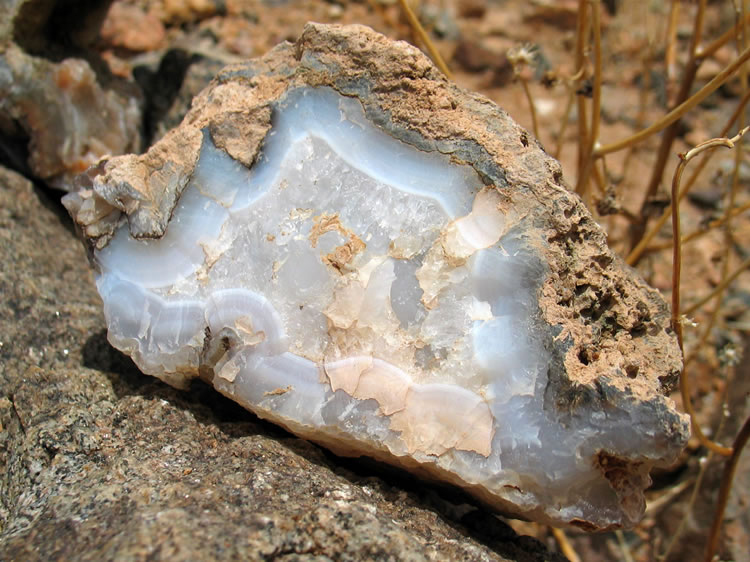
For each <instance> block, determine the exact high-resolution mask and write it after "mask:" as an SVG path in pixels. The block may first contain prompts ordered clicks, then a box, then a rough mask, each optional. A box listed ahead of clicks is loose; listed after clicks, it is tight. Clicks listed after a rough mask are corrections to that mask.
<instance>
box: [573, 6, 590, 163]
mask: <svg viewBox="0 0 750 562" xmlns="http://www.w3.org/2000/svg"><path fill="white" fill-rule="evenodd" d="M587 5H588V2H587V0H578V18H577V19H576V51H575V68H576V76H578V80H577V81H576V83H575V85H574V91H575V92H576V110H577V112H576V113H577V116H578V169H577V172H578V177H581V172H582V171H583V164H584V160H585V158H586V146H587V143H588V141H587V138H588V123H587V122H586V98H585V97H584V96H583V95H581V94H578V90H580V88H581V87H582V86H583V84H584V82H585V81H586V79H587V77H588V75H587V72H586V67H585V65H586V43H587V41H586V38H587V36H588V18H587V16H588V9H587Z"/></svg>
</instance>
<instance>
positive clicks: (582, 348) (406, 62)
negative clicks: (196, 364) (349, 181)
mask: <svg viewBox="0 0 750 562" xmlns="http://www.w3.org/2000/svg"><path fill="white" fill-rule="evenodd" d="M301 86H313V87H315V86H326V87H329V88H333V89H334V90H336V91H337V92H339V93H340V94H342V95H345V96H349V97H354V98H357V99H358V100H359V101H360V102H361V104H362V106H363V107H364V110H365V114H366V116H367V117H368V118H369V119H370V120H371V121H372V122H373V123H375V124H376V125H377V126H379V127H380V128H382V129H383V130H384V131H386V132H387V133H388V134H389V135H391V136H392V137H394V138H396V139H399V140H401V141H403V142H405V143H408V144H410V145H412V146H414V147H416V148H418V149H420V150H423V151H438V152H441V153H443V154H449V155H451V157H452V158H453V159H454V160H455V161H457V162H459V163H465V164H469V165H471V166H473V167H474V169H475V170H476V171H477V172H478V173H479V175H480V177H481V178H482V180H483V181H484V182H485V184H486V185H490V186H494V187H495V189H496V190H497V192H498V193H499V194H500V196H501V203H500V208H501V211H502V212H503V213H504V214H505V216H506V220H507V221H508V224H509V225H511V226H513V225H515V226H519V228H520V229H521V230H522V231H523V233H524V234H523V237H524V240H525V242H526V243H527V244H528V245H529V246H530V247H533V248H534V250H535V251H536V252H537V253H538V255H539V256H540V257H541V258H542V262H543V264H544V266H543V267H544V272H543V273H542V276H543V281H542V282H541V287H540V289H539V292H538V299H539V318H538V319H537V321H538V323H539V325H540V326H546V327H547V329H546V332H547V334H548V335H547V342H546V347H547V348H548V351H549V352H550V353H551V355H552V357H553V359H554V360H553V361H552V362H551V364H550V369H549V373H548V378H549V381H548V385H547V391H546V394H545V404H546V406H545V407H546V410H547V412H554V415H555V416H557V418H558V420H559V422H560V423H561V424H564V425H566V426H569V427H576V426H578V425H585V424H595V422H594V421H593V420H591V419H588V418H585V417H582V416H581V414H580V412H582V411H584V410H583V407H584V406H585V410H586V411H589V412H590V411H592V410H594V411H600V412H603V411H606V412H608V414H607V415H610V413H611V415H612V416H622V417H623V418H624V419H628V420H630V423H632V424H639V423H650V424H654V425H655V427H653V432H654V440H655V443H656V445H655V447H654V448H652V449H651V450H650V451H649V452H644V453H643V455H642V456H638V455H635V456H634V455H632V454H630V455H628V456H626V457H622V458H621V457H620V456H618V452H617V451H608V450H602V451H600V452H599V455H598V458H599V459H600V461H601V462H600V464H599V465H597V467H598V468H600V469H601V471H602V473H603V474H604V475H605V477H606V478H607V479H608V480H609V482H610V484H611V486H612V488H613V490H614V491H615V492H616V493H617V495H618V499H619V500H620V503H621V508H622V512H623V520H622V522H621V524H620V525H623V526H628V525H631V524H633V523H635V522H636V521H637V520H638V519H639V517H640V516H641V514H642V512H643V496H642V491H643V489H644V488H645V487H646V486H647V484H648V476H647V471H648V468H649V467H650V466H652V465H653V464H658V463H668V462H670V461H671V460H672V459H674V458H675V456H676V455H677V454H678V453H679V451H680V450H681V449H682V447H683V446H684V444H685V443H686V441H687V437H688V434H689V427H688V423H687V420H686V418H685V417H684V416H681V415H680V414H678V413H677V412H676V411H675V409H674V406H673V404H672V402H671V401H670V400H669V399H668V398H667V397H666V396H665V393H666V392H668V391H669V390H670V387H671V385H672V384H673V382H674V381H675V379H676V377H677V375H678V373H679V371H680V369H681V356H680V353H679V350H678V348H677V345H676V339H675V336H674V334H673V333H672V332H671V330H670V328H669V314H668V309H667V307H666V304H665V303H664V301H663V300H662V298H661V297H660V295H659V294H658V292H657V291H655V290H654V289H652V288H650V287H648V286H647V285H646V284H645V283H644V282H643V281H642V280H640V279H639V278H638V276H637V274H635V273H634V272H633V271H632V270H630V269H629V268H627V267H626V266H625V265H624V264H623V263H622V261H621V260H620V259H619V258H617V257H616V256H614V255H613V253H612V252H611V251H610V250H609V249H608V248H607V246H606V241H605V236H604V233H603V232H602V230H601V228H600V227H599V226H598V225H597V224H596V223H595V221H594V220H593V219H592V217H591V216H590V214H589V213H588V211H587V210H586V209H585V207H584V206H583V204H582V203H581V202H580V200H579V199H578V198H577V197H576V196H575V195H572V194H570V193H569V192H568V191H567V190H566V189H565V187H564V185H563V182H562V173H561V169H560V165H559V163H558V162H556V161H555V160H554V159H553V158H551V157H550V156H548V155H547V154H546V153H545V152H544V151H543V150H542V149H541V147H540V145H539V144H538V143H537V141H536V140H534V139H533V138H532V137H531V135H529V134H528V133H527V132H526V131H525V130H523V129H522V128H521V127H519V126H518V125H517V124H516V123H514V122H513V121H512V120H511V118H510V117H509V116H508V115H507V114H506V113H505V112H504V111H502V110H501V109H499V108H498V107H497V106H496V105H494V104H493V103H492V102H490V101H489V100H487V99H485V98H483V97H481V96H479V95H477V94H472V93H469V92H466V91H464V90H462V89H461V88H459V87H457V86H456V85H454V84H451V83H450V82H448V81H447V80H446V79H445V78H444V77H443V76H442V75H441V74H440V73H439V72H438V70H437V69H436V68H435V67H434V66H433V65H432V64H431V63H430V61H429V60H428V59H427V58H426V57H425V56H424V55H423V54H422V53H421V52H420V51H419V50H418V49H416V48H414V47H412V46H410V45H408V44H406V43H401V42H398V43H394V42H391V41H390V40H388V39H387V38H385V37H383V36H381V35H379V34H377V33H375V32H373V31H372V30H370V29H368V28H365V27H362V26H328V25H319V24H308V25H307V26H306V27H305V30H304V32H303V34H302V36H301V37H300V39H299V40H298V41H297V42H296V43H294V44H291V43H285V44H282V45H279V46H278V47H277V48H275V49H274V50H272V51H271V52H270V53H268V54H267V55H266V56H265V57H263V58H262V59H258V60H254V61H249V62H247V63H242V64H237V65H233V66H229V67H227V68H225V69H224V70H223V71H221V72H220V73H219V74H218V75H217V76H216V78H215V79H214V80H213V82H212V83H211V85H210V86H209V87H208V88H207V89H206V90H204V91H203V92H202V93H201V94H200V95H199V96H197V97H196V98H195V100H194V103H193V107H192V109H191V111H190V112H189V113H188V115H187V116H186V117H185V119H184V120H183V122H182V124H181V125H180V126H179V127H178V128H177V129H175V130H173V131H172V132H170V133H169V134H168V135H167V136H166V137H165V138H163V139H162V140H161V141H159V142H158V143H157V144H156V145H154V146H153V147H152V148H151V149H150V150H149V151H148V152H147V153H146V154H144V155H141V156H120V157H114V158H110V159H109V160H107V161H106V162H104V163H102V164H100V166H99V169H98V175H95V174H90V175H91V176H93V177H91V180H90V181H91V185H90V188H88V189H85V190H82V191H79V192H78V193H77V194H76V195H75V196H73V197H70V198H68V199H67V203H66V204H67V206H68V208H69V210H70V211H71V214H72V215H73V217H74V219H75V221H76V222H77V223H78V224H79V226H80V227H81V228H82V230H83V233H84V235H85V237H86V239H87V241H88V243H89V244H90V245H91V246H93V247H96V248H102V247H104V246H106V244H107V243H108V241H109V240H110V238H111V236H112V235H113V233H114V230H115V228H116V226H117V225H118V224H119V223H120V222H121V221H125V220H127V221H128V224H129V228H130V233H131V235H132V236H133V237H135V238H158V237H160V236H162V235H163V234H164V232H165V231H166V229H167V228H168V224H169V219H170V216H171V212H172V210H173V209H174V206H175V205H176V203H177V201H178V199H179V196H180V193H181V191H182V189H183V188H184V187H185V185H186V184H187V182H188V180H189V178H190V176H191V174H192V173H193V170H194V167H195V164H196V161H197V158H198V153H199V150H200V147H201V139H202V138H203V135H204V134H206V133H207V134H209V135H210V137H211V139H212V140H213V142H214V144H215V145H216V146H217V147H219V148H221V149H223V150H224V151H225V152H226V153H227V154H229V155H230V156H231V157H232V158H234V159H235V160H237V161H239V162H241V163H242V164H244V165H245V166H250V165H252V164H253V162H254V160H255V158H256V157H257V155H258V153H259V150H260V147H261V143H262V141H263V139H264V137H265V135H266V133H267V132H268V131H269V129H270V127H271V114H272V109H273V106H274V104H275V103H276V102H277V101H279V100H281V99H282V98H283V97H284V95H285V93H286V92H287V91H289V90H291V89H293V88H297V87H301ZM94 210H95V211H96V212H93V211H94ZM613 466H616V467H617V469H616V470H614V469H612V467H613ZM472 492H473V493H475V495H477V496H479V497H480V498H482V499H483V500H484V501H486V502H488V503H491V504H492V503H494V505H496V506H497V507H499V508H501V509H505V510H511V511H512V510H513V509H512V505H509V504H508V503H507V502H504V501H500V502H493V498H492V497H490V496H486V495H485V494H484V493H483V492H482V490H481V489H479V490H477V489H472ZM526 515H527V516H532V517H537V518H538V519H540V520H546V519H545V516H544V514H542V513H541V512H533V513H526ZM557 522H558V523H559V522H560V521H557ZM568 523H570V524H574V525H578V526H580V527H582V528H587V529H591V528H592V527H593V528H600V526H597V525H593V524H591V523H590V522H586V521H568ZM614 526H619V525H614Z"/></svg>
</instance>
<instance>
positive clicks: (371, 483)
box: [0, 169, 560, 560]
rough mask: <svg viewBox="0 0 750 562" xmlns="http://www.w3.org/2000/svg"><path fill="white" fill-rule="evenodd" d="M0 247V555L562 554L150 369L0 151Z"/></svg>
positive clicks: (55, 212)
mask: <svg viewBox="0 0 750 562" xmlns="http://www.w3.org/2000/svg"><path fill="white" fill-rule="evenodd" d="M0 251H1V252H2V255H3V257H4V264H5V265H4V267H3V268H1V269H0V300H1V306H0V342H2V344H1V346H0V358H1V359H0V362H1V363H2V366H3V367H2V369H1V370H0V423H1V424H2V427H1V428H0V559H2V560H21V559H23V560H61V559H65V560H113V559H119V560H123V559H125V560H143V559H153V560H166V559H169V560H196V559H201V560H206V559H245V560H247V559H269V558H280V559H282V558H283V559H296V560H329V559H337V560H362V559H378V560H439V559H445V560H559V559H560V558H558V557H556V556H554V555H551V554H549V553H548V552H546V551H545V550H544V548H543V547H542V546H541V544H540V543H538V542H536V541H534V540H532V539H529V538H528V537H526V538H524V537H520V538H519V537H517V536H516V535H514V534H513V532H512V531H511V530H510V528H509V527H507V526H506V525H505V524H504V523H502V522H501V521H500V520H498V519H497V518H495V517H494V516H492V515H490V514H488V513H486V512H484V511H481V510H476V509H474V508H469V507H465V506H464V507H461V508H460V509H457V508H453V507H451V505H450V504H448V503H446V502H444V501H443V500H440V499H439V497H438V496H437V495H436V494H435V493H434V492H430V491H428V490H425V489H424V488H423V487H422V486H421V485H417V484H416V483H415V482H414V481H411V480H403V479H401V477H399V476H398V475H390V476H388V480H387V481H384V480H382V479H380V478H376V477H373V476H372V474H374V473H375V472H374V471H373V469H372V467H367V466H363V465H360V464H354V465H352V464H347V465H345V466H342V465H341V461H339V460H337V459H336V458H334V457H331V456H328V455H327V454H324V453H323V452H322V451H321V450H320V449H318V448H317V447H315V446H313V445H310V444H308V443H306V442H304V441H301V440H299V439H296V438H294V437H291V436H290V435H289V434H287V433H284V432H283V431H281V430H279V429H277V428H275V427H274V426H271V425H268V424H265V423H263V422H259V421H258V420H257V419H256V418H254V417H253V416H252V415H250V414H248V413H247V412H245V411H244V410H242V409H240V408H239V407H236V406H234V405H233V404H232V403H231V402H229V401H227V400H224V399H222V398H220V397H219V396H217V395H216V394H215V393H214V392H213V391H209V390H208V388H207V387H205V386H204V385H202V384H199V385H197V386H195V387H194V388H193V390H192V391H191V392H190V393H183V392H177V391H174V390H172V389H171V388H169V387H167V386H166V385H164V384H162V383H160V382H158V381H156V379H152V378H150V377H146V376H144V375H141V374H140V373H139V372H138V371H137V369H136V368H135V367H134V366H133V365H132V363H130V362H129V361H128V360H127V359H126V358H124V356H122V355H120V354H119V353H117V352H115V351H114V350H112V348H111V347H110V346H109V345H108V344H107V343H106V339H105V335H104V320H103V318H102V317H101V313H100V312H99V310H100V304H99V300H98V297H97V295H96V290H95V288H94V286H93V283H92V279H91V276H90V274H89V273H88V272H86V271H85V269H81V268H80V264H81V263H82V262H83V260H84V259H85V256H84V251H83V249H82V248H81V246H80V244H79V243H78V242H77V241H76V240H75V237H74V235H73V233H72V230H71V229H70V228H69V225H68V223H67V222H66V221H65V219H63V218H61V215H60V209H59V208H58V207H57V206H56V205H55V204H54V203H52V202H50V201H48V200H47V199H46V198H45V196H44V195H40V194H39V193H37V192H36V191H35V189H34V188H33V187H32V186H31V184H30V183H29V182H27V181H26V180H24V179H23V178H21V177H20V176H18V175H16V174H15V173H12V172H8V171H6V170H2V169H0ZM378 470H379V469H378ZM388 482H390V483H388Z"/></svg>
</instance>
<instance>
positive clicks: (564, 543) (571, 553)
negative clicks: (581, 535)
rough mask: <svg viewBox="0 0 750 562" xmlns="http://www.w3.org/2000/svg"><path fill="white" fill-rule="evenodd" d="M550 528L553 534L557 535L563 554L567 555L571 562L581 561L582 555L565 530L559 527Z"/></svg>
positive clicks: (556, 538)
mask: <svg viewBox="0 0 750 562" xmlns="http://www.w3.org/2000/svg"><path fill="white" fill-rule="evenodd" d="M549 529H550V531H552V536H553V537H555V540H556V541H557V545H558V546H559V547H560V552H561V553H562V555H563V556H565V558H567V559H568V560H569V561H570V562H581V558H580V556H578V554H577V553H576V551H575V549H574V548H573V545H572V544H570V541H569V540H568V536H567V535H566V534H565V531H563V530H562V529H558V528H557V527H550V528H549Z"/></svg>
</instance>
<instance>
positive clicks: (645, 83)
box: [621, 44, 653, 179]
mask: <svg viewBox="0 0 750 562" xmlns="http://www.w3.org/2000/svg"><path fill="white" fill-rule="evenodd" d="M652 57H653V46H652V45H650V44H649V46H648V53H647V54H646V55H644V57H643V58H642V59H641V75H642V76H643V80H642V81H641V84H640V87H639V90H638V113H637V115H636V117H635V126H636V128H638V129H642V128H643V122H644V121H645V120H646V103H647V102H648V93H649V91H650V90H651V67H650V65H649V62H650V61H651V59H652ZM636 148H637V147H636V146H635V145H631V146H629V147H628V153H627V154H626V155H625V159H624V161H623V164H622V173H621V178H623V179H624V177H625V173H626V170H629V169H630V161H631V160H632V159H633V156H634V155H635V152H636Z"/></svg>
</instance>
